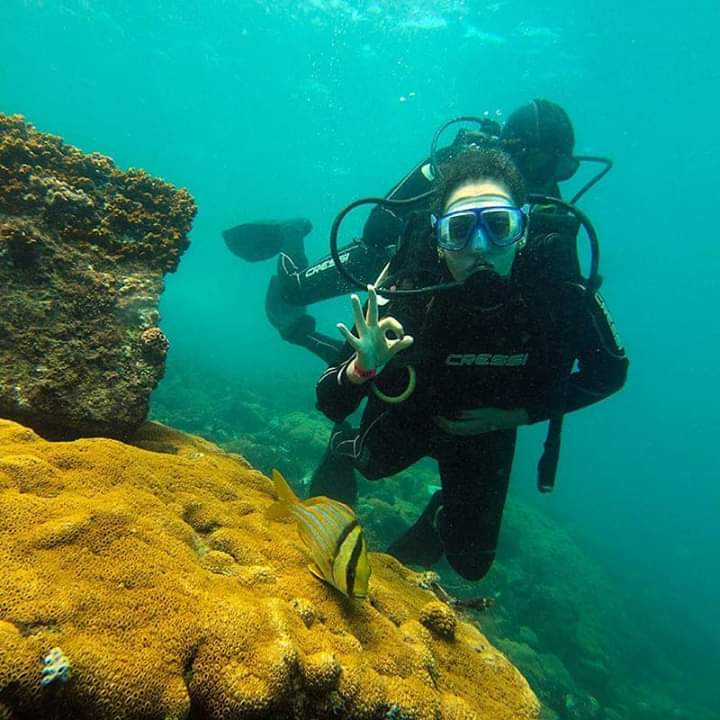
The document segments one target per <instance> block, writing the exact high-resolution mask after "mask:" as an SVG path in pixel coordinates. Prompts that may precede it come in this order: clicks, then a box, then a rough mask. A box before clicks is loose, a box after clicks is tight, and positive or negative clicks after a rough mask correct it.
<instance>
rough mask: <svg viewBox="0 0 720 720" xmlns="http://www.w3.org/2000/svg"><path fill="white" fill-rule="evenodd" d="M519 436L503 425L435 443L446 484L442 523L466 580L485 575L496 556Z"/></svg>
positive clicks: (453, 561) (448, 549)
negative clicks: (491, 431)
mask: <svg viewBox="0 0 720 720" xmlns="http://www.w3.org/2000/svg"><path fill="white" fill-rule="evenodd" d="M515 437H516V431H515V430H514V429H513V430H501V431H497V432H493V433H486V434H484V435H478V436H474V437H472V438H452V439H450V438H448V439H447V440H445V439H444V441H441V442H438V443H437V444H436V445H435V447H434V453H435V456H436V458H437V460H438V464H439V467H440V477H441V479H442V488H443V489H442V508H441V509H440V511H439V512H438V513H437V517H436V526H437V530H438V534H439V536H440V539H441V540H442V546H443V550H444V551H445V556H446V557H447V560H448V562H449V563H450V565H451V566H452V567H453V569H454V570H455V571H456V572H457V573H458V574H459V575H461V576H462V577H464V578H465V579H466V580H479V579H480V578H482V577H484V576H485V575H486V574H487V572H488V570H490V567H491V565H492V563H493V561H494V559H495V551H496V548H497V542H498V536H499V535H500V524H501V521H502V515H503V509H504V507H505V498H506V496H507V490H508V484H509V481H510V469H511V467H512V461H513V455H514V452H515Z"/></svg>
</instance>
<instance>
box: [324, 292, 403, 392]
mask: <svg viewBox="0 0 720 720" xmlns="http://www.w3.org/2000/svg"><path fill="white" fill-rule="evenodd" d="M351 300H352V306H353V319H354V320H355V331H356V332H357V335H353V334H352V333H351V332H350V330H348V328H347V327H346V326H345V325H343V323H338V324H337V329H338V330H339V331H340V332H341V333H342V335H343V337H344V338H345V339H346V340H347V341H348V343H349V344H350V346H351V347H352V348H353V349H354V350H355V353H356V355H355V358H354V359H353V360H352V362H351V363H350V364H349V365H348V377H349V378H350V380H351V381H352V382H355V383H358V384H359V383H361V382H364V381H365V380H367V379H368V374H369V373H371V372H373V371H376V370H378V368H381V367H382V366H383V365H385V364H386V363H387V362H388V361H389V360H390V359H391V358H392V357H393V356H394V355H396V354H397V353H399V352H400V351H402V350H405V349H406V348H409V347H410V345H412V343H413V338H412V337H411V336H410V335H405V331H404V330H403V326H402V325H401V324H400V323H399V322H398V321H397V320H396V319H395V318H393V317H389V316H388V317H384V318H383V319H382V320H379V319H378V302H377V293H376V292H375V286H374V285H368V306H367V312H366V314H365V315H364V316H363V311H362V305H361V304H360V299H359V298H358V296H357V295H355V294H353V295H352V297H351ZM388 333H392V334H393V336H394V337H388Z"/></svg>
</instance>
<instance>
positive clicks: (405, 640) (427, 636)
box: [0, 421, 539, 720]
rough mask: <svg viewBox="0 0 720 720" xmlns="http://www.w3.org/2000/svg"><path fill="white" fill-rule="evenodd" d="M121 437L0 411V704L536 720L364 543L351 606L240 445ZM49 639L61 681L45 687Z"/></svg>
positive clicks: (21, 710)
mask: <svg viewBox="0 0 720 720" xmlns="http://www.w3.org/2000/svg"><path fill="white" fill-rule="evenodd" d="M132 442H133V445H124V444H122V443H119V442H117V441H114V440H108V439H102V438H96V439H81V440H76V441H73V442H61V443H60V442H56V443H51V442H47V441H45V440H43V439H41V438H40V437H38V436H37V435H36V434H34V433H33V432H32V431H31V430H29V429H26V428H24V427H23V426H21V425H19V424H17V423H14V422H11V421H0V717H6V718H12V719H13V720H26V719H29V718H33V719H37V718H45V717H48V718H51V717H73V718H76V720H86V719H90V718H101V717H102V718H105V717H113V718H118V719H120V718H128V719H129V718H140V717H142V718H146V719H147V720H152V719H153V718H158V719H160V718H165V719H170V718H178V719H180V718H188V717H190V718H192V719H193V720H200V719H205V718H207V719H213V720H214V719H215V718H218V719H219V718H228V719H229V718H237V719H244V718H247V719H248V720H249V719H250V718H253V719H255V720H261V719H262V718H268V719H269V718H272V719H273V720H290V718H293V719H295V718H315V719H316V720H323V718H333V719H334V718H337V719H338V720H340V718H342V719H343V720H360V719H363V720H383V719H384V718H388V717H395V718H407V719H408V720H410V719H412V720H472V719H479V718H483V719H484V720H530V719H533V718H537V717H538V713H539V704H538V702H537V699H536V698H535V696H534V695H533V693H532V691H531V690H530V689H529V687H528V685H527V682H526V681H525V679H524V678H523V677H522V675H520V673H519V672H518V671H517V670H516V669H515V668H514V667H513V666H512V665H511V664H510V663H509V662H508V660H507V659H506V658H505V656H504V655H503V654H501V653H499V652H498V651H496V650H495V649H494V648H493V647H492V646H491V645H490V643H489V642H488V641H487V639H486V638H485V636H484V635H483V634H482V633H481V632H480V631H479V630H478V629H477V627H475V626H474V625H472V624H469V623H467V622H465V621H463V620H462V619H460V618H455V616H454V615H453V614H452V613H451V611H449V609H448V608H446V607H445V606H443V605H442V604H439V603H438V602H437V600H436V598H435V597H434V595H433V594H432V592H430V591H429V590H425V589H423V588H422V587H421V581H422V577H421V576H420V575H418V574H417V573H414V572H412V571H410V570H408V569H407V568H404V567H403V566H402V565H400V564H399V563H398V562H397V561H395V560H394V559H393V558H391V557H389V556H387V555H382V554H372V556H371V559H372V563H373V575H372V578H371V581H370V593H369V597H368V600H367V601H365V602H362V603H359V602H353V601H350V600H348V599H347V598H344V597H343V596H342V595H340V594H339V593H337V592H336V591H335V590H334V589H333V588H331V587H329V586H328V585H327V584H326V583H322V582H320V581H318V580H317V579H316V578H315V577H314V576H313V575H311V574H310V573H309V572H308V570H307V567H306V565H307V557H306V556H305V554H304V552H303V550H302V546H301V543H300V541H299V539H298V538H297V536H296V534H295V533H294V532H291V531H290V530H291V526H289V525H283V524H279V523H269V522H268V521H266V520H265V518H264V510H265V509H266V508H267V507H268V506H269V505H270V503H271V502H272V501H273V498H272V495H271V493H272V490H271V483H270V481H269V480H268V479H267V478H266V477H264V476H263V475H261V474H260V473H259V472H258V471H256V470H253V469H252V468H251V467H250V466H249V465H248V463H247V462H246V461H245V460H244V459H243V458H242V457H240V456H238V455H232V454H226V453H224V452H222V451H220V450H219V449H218V448H217V447H216V446H214V445H212V444H210V443H208V442H206V441H203V440H200V439H199V438H194V437H191V436H187V435H184V434H182V433H180V432H178V431H174V430H171V429H169V428H166V427H164V426H161V425H158V424H154V423H148V424H145V425H143V426H142V428H141V429H140V431H139V432H138V433H137V434H136V436H135V437H134V438H133V440H132ZM451 618H452V619H451ZM423 622H425V623H427V624H429V626H430V627H431V628H432V629H428V628H427V627H425V625H424V624H423ZM451 628H452V632H450V630H451ZM52 648H62V649H63V652H64V653H67V656H68V658H71V659H72V677H71V678H70V679H69V680H68V681H67V682H65V683H52V684H51V685H50V686H48V687H43V686H42V685H41V683H40V678H41V672H42V667H43V658H44V657H45V656H46V655H47V654H48V653H49V652H50V651H51V649H52Z"/></svg>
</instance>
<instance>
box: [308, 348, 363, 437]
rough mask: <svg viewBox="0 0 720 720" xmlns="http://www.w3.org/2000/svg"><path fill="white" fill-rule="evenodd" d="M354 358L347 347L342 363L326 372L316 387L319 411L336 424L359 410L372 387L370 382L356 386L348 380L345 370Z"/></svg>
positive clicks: (332, 366)
mask: <svg viewBox="0 0 720 720" xmlns="http://www.w3.org/2000/svg"><path fill="white" fill-rule="evenodd" d="M354 356H355V353H354V352H353V351H352V348H350V346H349V345H346V346H345V348H344V349H343V353H342V354H341V360H340V362H338V363H336V364H334V365H331V366H330V367H329V368H328V369H327V370H325V372H324V373H323V374H322V375H321V376H320V379H319V380H318V382H317V385H316V386H315V393H316V396H317V408H318V410H320V411H321V412H322V413H324V414H325V415H326V416H327V417H328V418H330V420H332V421H333V422H336V423H339V422H342V421H343V420H344V419H345V418H346V417H347V416H348V415H350V414H351V413H353V412H354V411H355V410H356V409H357V407H358V405H359V404H360V402H361V401H362V399H363V398H364V397H365V396H366V395H367V392H368V387H369V385H370V383H369V382H365V383H361V384H359V385H356V384H355V383H352V382H350V380H349V379H348V376H347V373H346V372H345V370H346V368H347V366H348V364H349V363H350V361H351V360H352V359H353V357H354Z"/></svg>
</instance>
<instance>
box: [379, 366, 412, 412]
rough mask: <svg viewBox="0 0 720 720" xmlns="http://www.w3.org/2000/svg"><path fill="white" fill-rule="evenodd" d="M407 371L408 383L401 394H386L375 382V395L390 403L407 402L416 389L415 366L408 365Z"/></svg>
mask: <svg viewBox="0 0 720 720" xmlns="http://www.w3.org/2000/svg"><path fill="white" fill-rule="evenodd" d="M407 371H408V384H407V387H406V388H405V389H404V390H403V391H402V392H401V393H400V394H399V395H386V394H385V393H384V392H383V391H382V390H380V388H379V387H378V386H377V385H376V384H375V383H373V384H372V391H373V392H374V393H375V397H377V398H378V399H379V400H382V401H383V402H386V403H389V404H390V405H397V404H398V403H401V402H405V401H406V400H407V399H408V398H409V397H410V396H411V395H412V394H413V391H414V390H415V368H414V367H413V366H412V365H408V366H407Z"/></svg>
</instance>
